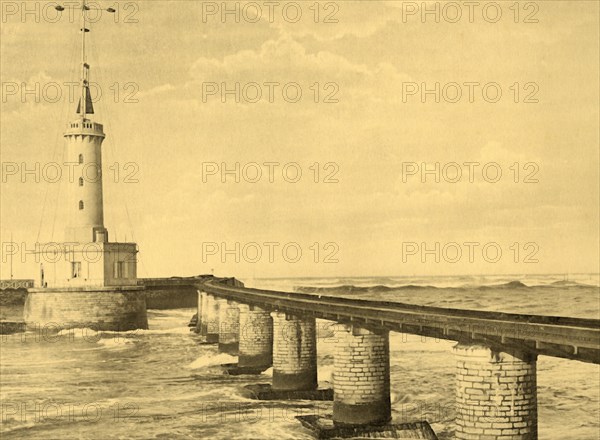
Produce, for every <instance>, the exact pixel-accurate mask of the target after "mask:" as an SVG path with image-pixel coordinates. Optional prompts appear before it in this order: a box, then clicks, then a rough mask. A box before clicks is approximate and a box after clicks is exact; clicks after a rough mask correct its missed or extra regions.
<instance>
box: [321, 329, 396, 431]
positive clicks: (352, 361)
mask: <svg viewBox="0 0 600 440" xmlns="http://www.w3.org/2000/svg"><path fill="white" fill-rule="evenodd" d="M339 335H340V340H339V341H338V345H337V347H336V351H335V355H334V373H333V422H334V423H335V424H336V425H382V424H385V423H387V422H389V421H390V419H391V403H390V344H389V332H388V331H382V332H378V333H375V332H372V331H370V330H367V329H364V328H360V327H355V326H352V327H350V328H349V331H347V332H340V333H339Z"/></svg>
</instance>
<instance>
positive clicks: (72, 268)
mask: <svg viewBox="0 0 600 440" xmlns="http://www.w3.org/2000/svg"><path fill="white" fill-rule="evenodd" d="M57 9H58V10H59V11H62V10H64V8H63V7H61V6H57ZM89 9H90V7H89V6H88V5H86V2H85V0H84V1H83V2H82V6H81V14H82V19H81V20H82V26H81V34H82V35H81V58H82V60H81V85H80V90H81V94H80V98H79V102H78V105H77V110H76V118H75V119H74V120H72V121H71V122H70V123H68V125H67V130H66V131H65V133H64V137H65V143H66V153H65V162H66V163H67V164H68V165H69V167H71V168H72V169H73V170H74V171H75V173H74V174H75V178H74V179H70V180H69V181H68V182H67V185H68V190H67V191H66V193H67V194H66V200H65V203H64V204H63V205H62V206H65V207H66V208H65V209H66V213H65V214H66V216H65V217H66V218H67V221H66V224H65V242H64V243H63V244H62V246H61V248H62V251H61V252H62V258H56V255H53V256H51V258H44V259H43V260H44V263H43V268H41V271H40V272H41V275H40V285H39V287H37V288H35V289H30V290H29V295H28V297H27V300H26V304H25V322H26V323H27V324H28V325H31V326H39V325H44V324H46V323H52V324H54V325H58V326H59V327H62V328H72V327H91V328H94V329H97V330H117V331H118V330H132V329H137V328H147V327H148V321H147V317H146V302H145V296H144V292H143V286H138V280H137V253H138V249H137V244H136V243H117V242H109V235H108V231H107V229H106V227H105V226H104V200H103V197H102V143H103V141H104V139H105V138H106V135H105V133H104V128H103V126H102V124H99V123H97V122H94V121H93V120H92V119H91V115H93V114H94V107H93V103H92V99H91V95H90V88H89V76H90V66H89V64H88V63H87V60H86V46H85V43H86V33H88V32H89V29H87V28H86V15H85V14H86V12H87V11H88V10H89ZM106 11H108V12H114V10H112V9H110V8H109V9H107V10H106ZM48 257H50V256H48Z"/></svg>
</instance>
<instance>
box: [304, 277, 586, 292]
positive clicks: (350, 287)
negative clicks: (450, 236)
mask: <svg viewBox="0 0 600 440" xmlns="http://www.w3.org/2000/svg"><path fill="white" fill-rule="evenodd" d="M429 281H431V280H429ZM441 284H445V283H441ZM594 287H598V286H596V285H593V284H586V283H582V282H578V281H569V280H560V281H552V282H548V283H543V284H538V283H531V284H526V282H524V281H521V280H512V281H506V282H501V283H492V284H474V283H466V284H461V285H454V286H448V285H435V284H415V283H408V284H391V285H386V284H375V285H354V284H343V285H337V286H306V285H302V286H294V288H293V290H294V292H298V293H330V292H331V293H344V294H348V293H350V294H352V293H356V294H361V293H385V292H390V291H400V290H432V289H440V290H454V291H466V290H498V289H507V290H515V289H534V288H535V289H538V288H583V289H589V288H594Z"/></svg>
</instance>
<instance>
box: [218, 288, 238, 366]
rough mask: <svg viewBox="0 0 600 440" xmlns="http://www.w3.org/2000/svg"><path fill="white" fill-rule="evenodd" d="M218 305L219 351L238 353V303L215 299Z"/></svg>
mask: <svg viewBox="0 0 600 440" xmlns="http://www.w3.org/2000/svg"><path fill="white" fill-rule="evenodd" d="M217 303H218V307H219V351H221V352H223V353H229V354H232V355H237V354H238V348H239V335H240V309H239V308H238V303H236V302H235V301H229V300H226V299H222V298H218V299H217Z"/></svg>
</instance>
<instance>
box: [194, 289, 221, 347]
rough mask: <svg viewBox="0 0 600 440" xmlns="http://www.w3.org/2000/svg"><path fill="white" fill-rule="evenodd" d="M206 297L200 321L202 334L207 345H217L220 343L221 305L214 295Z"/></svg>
mask: <svg viewBox="0 0 600 440" xmlns="http://www.w3.org/2000/svg"><path fill="white" fill-rule="evenodd" d="M204 295H206V297H205V299H204V301H203V302H202V306H201V317H200V318H199V319H198V321H199V322H200V321H201V323H200V326H201V329H202V330H201V332H200V334H201V335H202V336H203V337H204V342H205V343H206V344H216V343H218V342H219V304H218V303H217V298H215V297H214V296H213V295H211V294H208V293H204Z"/></svg>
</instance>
